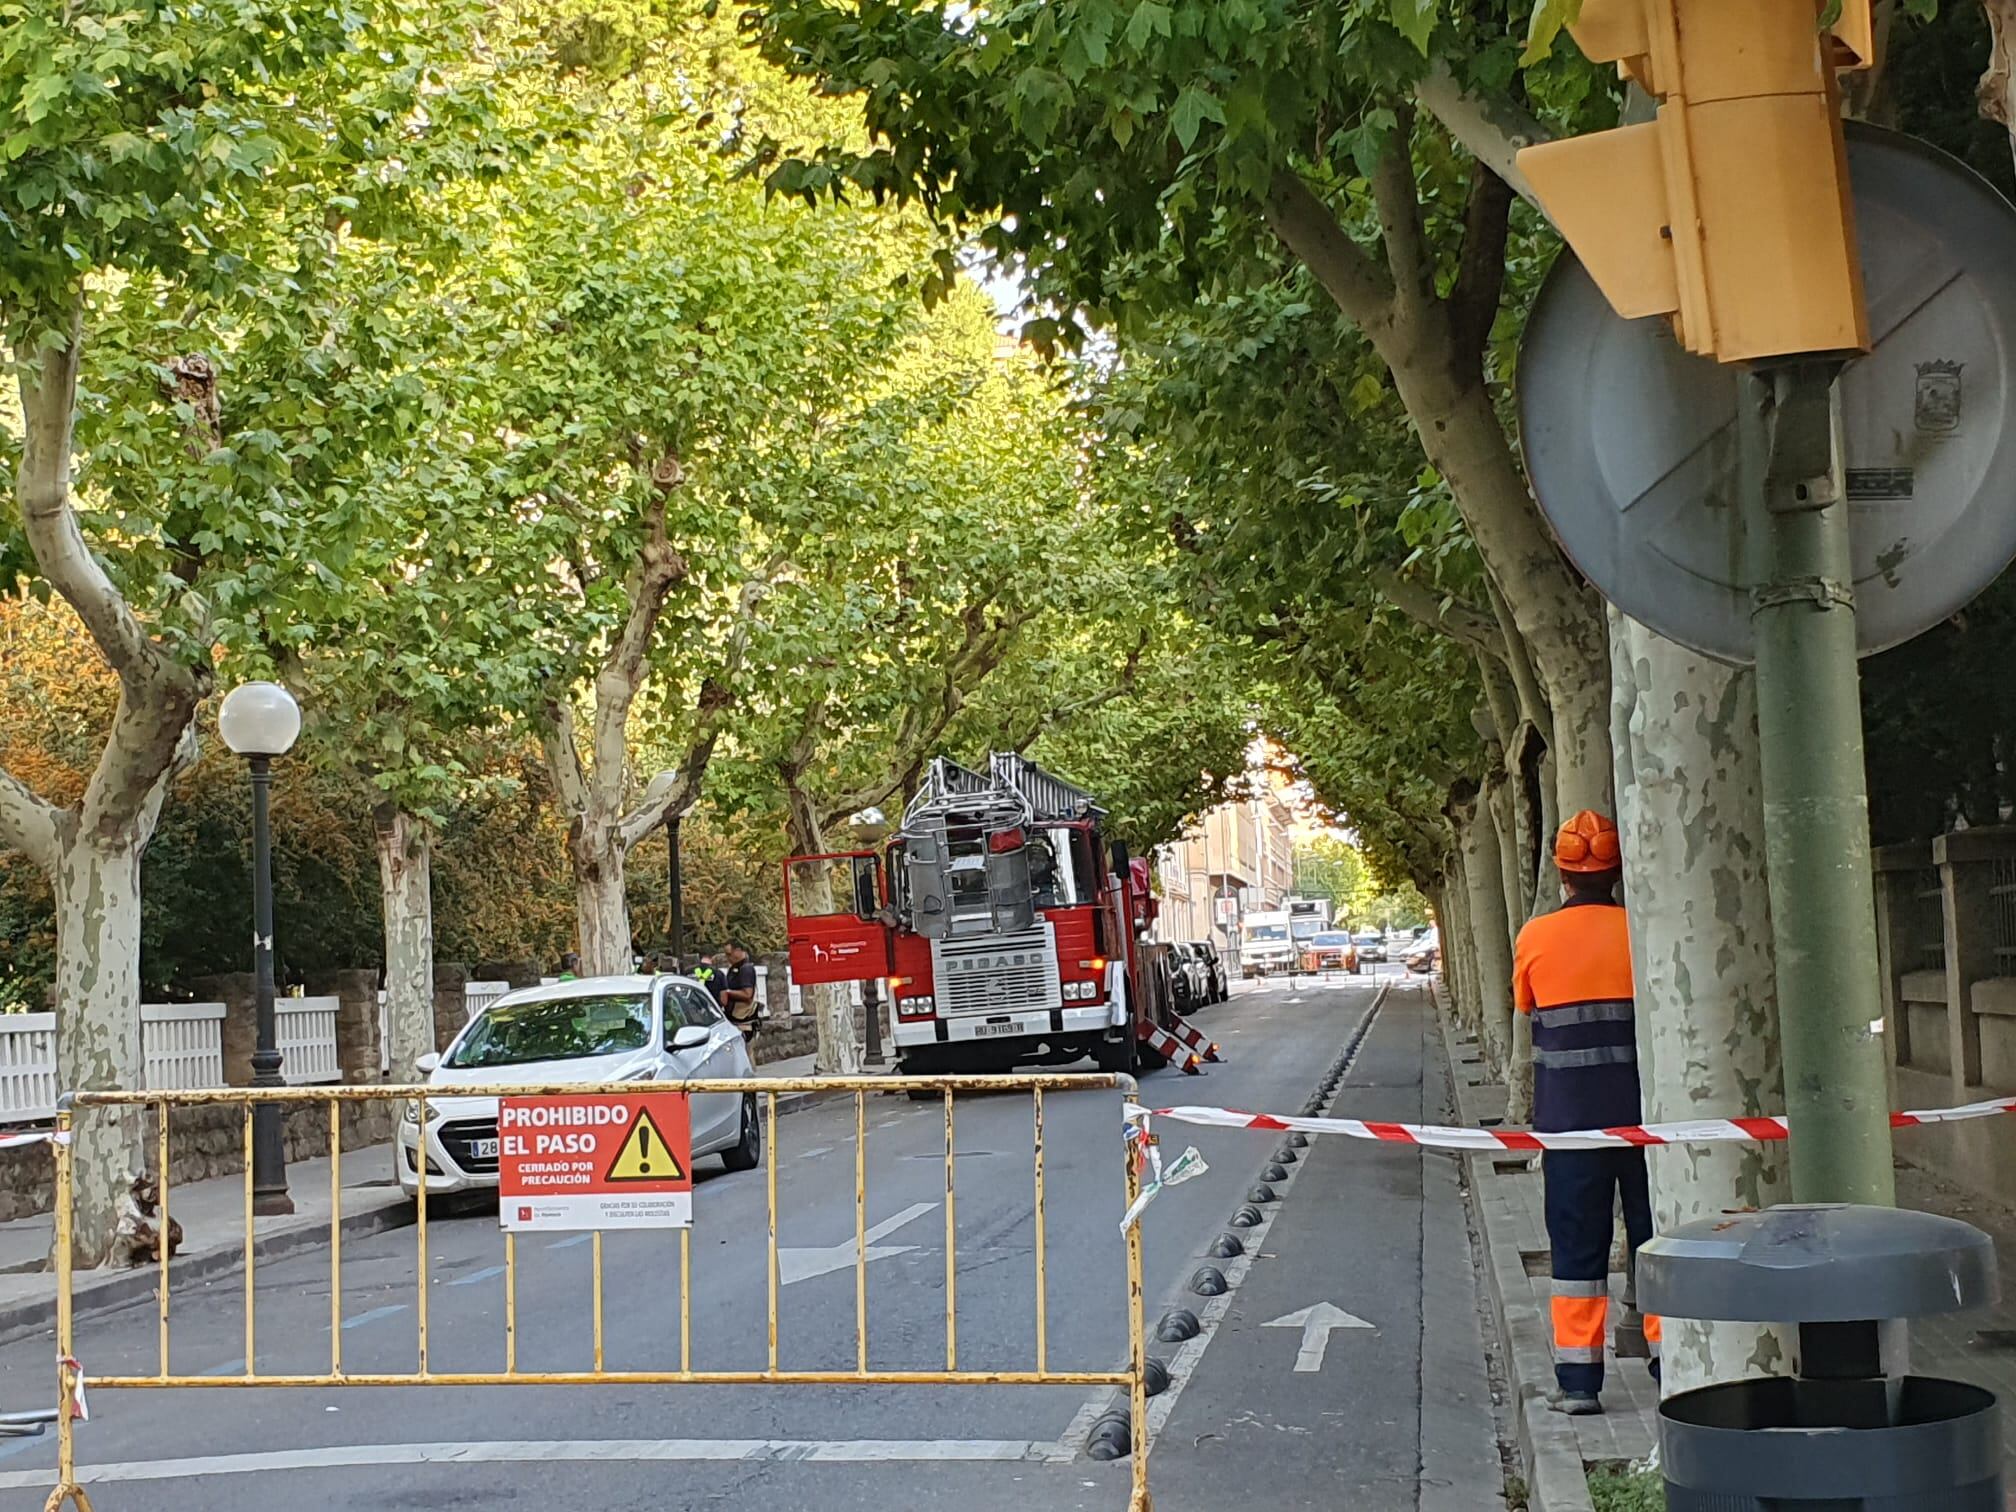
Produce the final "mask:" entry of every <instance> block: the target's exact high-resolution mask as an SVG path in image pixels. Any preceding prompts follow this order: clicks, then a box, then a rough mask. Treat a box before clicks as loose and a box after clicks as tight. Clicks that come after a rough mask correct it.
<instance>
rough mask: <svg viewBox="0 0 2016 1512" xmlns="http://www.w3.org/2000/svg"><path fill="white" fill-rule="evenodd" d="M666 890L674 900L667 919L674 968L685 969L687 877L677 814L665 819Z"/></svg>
mask: <svg viewBox="0 0 2016 1512" xmlns="http://www.w3.org/2000/svg"><path fill="white" fill-rule="evenodd" d="M665 890H666V894H667V896H669V897H670V898H671V900H672V909H671V913H670V915H669V917H668V918H667V919H666V924H667V926H668V927H667V930H666V932H667V933H668V934H669V935H670V936H671V938H672V969H673V970H674V971H683V970H685V969H686V968H685V966H684V964H683V962H682V960H681V958H682V957H683V956H684V955H685V954H686V879H685V877H684V876H683V875H682V873H681V867H680V855H679V816H678V815H677V814H674V815H673V816H672V817H671V818H670V819H667V820H666V821H665Z"/></svg>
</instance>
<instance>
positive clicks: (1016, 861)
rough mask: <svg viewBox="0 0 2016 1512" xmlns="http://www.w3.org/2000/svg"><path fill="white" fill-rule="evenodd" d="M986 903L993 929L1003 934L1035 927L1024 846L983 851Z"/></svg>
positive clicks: (1033, 900) (1033, 907)
mask: <svg viewBox="0 0 2016 1512" xmlns="http://www.w3.org/2000/svg"><path fill="white" fill-rule="evenodd" d="M987 906H988V908H989V910H990V911H991V912H992V914H993V916H994V927H995V929H996V930H998V931H1000V932H1001V933H1003V934H1014V933H1017V932H1019V931H1021V930H1024V929H1033V928H1035V927H1036V897H1035V893H1034V890H1033V888H1032V886H1031V884H1030V879H1029V847H1028V846H1026V845H1018V846H1016V847H1015V848H1014V849H1013V850H1001V851H997V850H989V851H988V852H987Z"/></svg>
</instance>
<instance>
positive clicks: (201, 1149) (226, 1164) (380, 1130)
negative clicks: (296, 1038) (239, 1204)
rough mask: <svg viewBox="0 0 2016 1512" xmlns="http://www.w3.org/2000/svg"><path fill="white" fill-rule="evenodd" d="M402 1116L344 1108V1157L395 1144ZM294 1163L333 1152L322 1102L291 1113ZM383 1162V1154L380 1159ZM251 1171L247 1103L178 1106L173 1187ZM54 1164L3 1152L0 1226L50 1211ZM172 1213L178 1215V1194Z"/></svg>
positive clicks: (150, 1122)
mask: <svg viewBox="0 0 2016 1512" xmlns="http://www.w3.org/2000/svg"><path fill="white" fill-rule="evenodd" d="M397 1118H398V1110H397V1108H396V1107H395V1106H394V1105H393V1104H392V1103H390V1102H379V1103H344V1104H343V1105H342V1115H341V1120H342V1121H341V1128H342V1137H343V1149H344V1153H345V1154H346V1155H348V1154H349V1153H351V1152H353V1151H354V1152H360V1153H361V1152H363V1151H365V1150H367V1149H369V1148H370V1147H372V1146H374V1145H375V1146H378V1147H380V1149H381V1150H382V1148H383V1146H385V1145H387V1144H389V1143H390V1142H391V1139H392V1126H393V1123H394V1122H395V1121H396V1119H397ZM145 1126H146V1134H145V1140H144V1142H145V1145H146V1151H145V1159H146V1166H147V1169H148V1170H149V1171H150V1172H151V1171H153V1169H154V1166H155V1155H156V1149H157V1145H156V1136H155V1132H154V1131H155V1128H156V1125H155V1123H154V1115H153V1114H152V1113H151V1112H150V1113H148V1114H147V1115H146V1118H145ZM286 1140H287V1159H288V1161H289V1162H290V1163H291V1162H293V1161H299V1160H316V1159H319V1158H321V1157H322V1156H325V1155H327V1154H328V1153H329V1107H328V1104H326V1103H318V1104H314V1105H312V1106H308V1107H299V1108H293V1109H290V1110H289V1111H288V1114H287V1130H286ZM379 1158H382V1155H381V1156H380V1157H379ZM244 1169H245V1110H244V1106H243V1105H242V1104H233V1103H219V1104H216V1105H214V1106H209V1107H201V1108H177V1109H175V1110H173V1112H171V1113H170V1115H169V1118H168V1179H169V1183H170V1187H171V1191H172V1188H173V1187H176V1186H181V1185H183V1184H185V1183H187V1182H191V1181H208V1180H210V1179H211V1178H213V1177H217V1176H236V1175H238V1174H240V1173H241V1172H243V1171H244ZM55 1184H56V1170H55V1161H54V1159H53V1157H52V1155H51V1152H50V1149H49V1146H48V1145H46V1144H37V1145H22V1146H18V1147H16V1148H14V1149H10V1150H0V1223H11V1222H12V1221H13V1220H15V1219H16V1218H29V1217H33V1216H34V1215H35V1214H37V1213H46V1212H48V1211H49V1208H50V1204H51V1201H52V1198H53V1194H54V1192H55ZM169 1209H170V1211H171V1212H172V1211H173V1210H174V1201H173V1197H172V1195H171V1197H170V1201H169Z"/></svg>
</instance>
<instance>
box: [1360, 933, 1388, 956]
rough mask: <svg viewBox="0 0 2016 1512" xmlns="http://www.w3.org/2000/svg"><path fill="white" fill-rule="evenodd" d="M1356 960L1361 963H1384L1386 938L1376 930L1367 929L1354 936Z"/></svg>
mask: <svg viewBox="0 0 2016 1512" xmlns="http://www.w3.org/2000/svg"><path fill="white" fill-rule="evenodd" d="M1356 943H1357V946H1358V959H1359V960H1361V961H1367V962H1370V961H1378V962H1382V963H1383V962H1384V961H1385V959H1386V936H1384V935H1383V934H1381V933H1379V931H1378V930H1376V929H1368V930H1366V931H1365V932H1364V933H1363V934H1360V935H1358V936H1356Z"/></svg>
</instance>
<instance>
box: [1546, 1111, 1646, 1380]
mask: <svg viewBox="0 0 2016 1512" xmlns="http://www.w3.org/2000/svg"><path fill="white" fill-rule="evenodd" d="M1542 1168H1543V1170H1544V1172H1545V1174H1546V1182H1547V1242H1548V1244H1549V1245H1550V1246H1551V1248H1552V1249H1553V1252H1554V1378H1555V1380H1556V1382H1557V1383H1558V1384H1559V1385H1560V1387H1561V1389H1562V1390H1563V1391H1564V1392H1568V1393H1570V1394H1572V1395H1577V1396H1594V1395H1596V1394H1597V1393H1598V1392H1600V1391H1601V1390H1602V1389H1603V1341H1604V1337H1605V1335H1606V1334H1607V1333H1608V1331H1609V1320H1610V1242H1611V1239H1612V1238H1613V1236H1614V1235H1615V1234H1616V1223H1615V1220H1614V1217H1613V1215H1614V1213H1615V1211H1616V1201H1617V1198H1618V1197H1620V1196H1621V1197H1622V1198H1623V1203H1624V1237H1625V1238H1626V1240H1627V1241H1628V1242H1629V1243H1630V1246H1631V1250H1632V1252H1633V1253H1634V1254H1635V1253H1636V1252H1637V1249H1638V1246H1639V1245H1641V1244H1643V1243H1644V1242H1645V1241H1646V1240H1647V1239H1650V1238H1651V1237H1652V1198H1651V1193H1650V1191H1649V1189H1648V1188H1647V1186H1646V1181H1645V1152H1644V1151H1643V1150H1549V1151H1548V1152H1547V1153H1546V1155H1545V1156H1544V1157H1542ZM1645 1339H1646V1342H1647V1343H1648V1344H1650V1345H1651V1346H1652V1357H1653V1358H1654V1359H1655V1360H1656V1359H1657V1358H1658V1357H1659V1320H1658V1319H1657V1318H1654V1317H1649V1316H1648V1317H1647V1318H1646V1319H1645Z"/></svg>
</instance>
